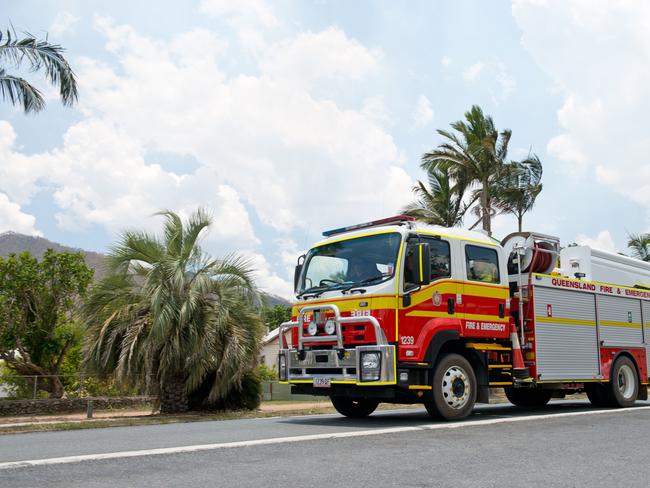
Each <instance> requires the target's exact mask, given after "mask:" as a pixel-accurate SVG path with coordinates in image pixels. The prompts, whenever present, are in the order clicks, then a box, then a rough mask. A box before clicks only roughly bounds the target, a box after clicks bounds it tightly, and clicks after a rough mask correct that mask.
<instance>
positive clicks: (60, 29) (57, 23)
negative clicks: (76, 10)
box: [49, 12, 81, 37]
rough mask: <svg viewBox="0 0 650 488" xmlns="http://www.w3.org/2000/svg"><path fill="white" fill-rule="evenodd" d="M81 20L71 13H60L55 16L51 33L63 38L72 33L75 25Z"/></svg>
mask: <svg viewBox="0 0 650 488" xmlns="http://www.w3.org/2000/svg"><path fill="white" fill-rule="evenodd" d="M80 20H81V19H80V18H79V17H77V16H76V15H73V14H71V13H70V12H59V13H58V14H56V15H55V16H54V19H53V20H52V24H51V25H50V28H49V33H50V34H51V35H53V36H57V37H58V36H61V35H63V34H67V33H69V32H72V30H73V28H74V25H75V24H76V23H77V22H79V21H80Z"/></svg>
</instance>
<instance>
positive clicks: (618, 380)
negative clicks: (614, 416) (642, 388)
mask: <svg viewBox="0 0 650 488" xmlns="http://www.w3.org/2000/svg"><path fill="white" fill-rule="evenodd" d="M605 391H606V392H607V397H608V399H609V401H610V404H611V405H612V406H613V407H631V406H632V405H634V402H635V401H636V398H637V396H638V395H639V379H638V377H637V375H636V367H635V366H634V363H633V362H632V360H631V359H630V358H628V357H625V356H621V357H619V358H618V359H617V360H616V362H615V363H614V366H612V374H611V377H610V380H609V383H608V384H607V386H606V387H605Z"/></svg>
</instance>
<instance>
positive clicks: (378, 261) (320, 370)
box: [278, 216, 525, 419]
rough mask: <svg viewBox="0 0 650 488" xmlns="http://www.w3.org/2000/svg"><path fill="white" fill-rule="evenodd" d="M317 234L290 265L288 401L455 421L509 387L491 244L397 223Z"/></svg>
mask: <svg viewBox="0 0 650 488" xmlns="http://www.w3.org/2000/svg"><path fill="white" fill-rule="evenodd" d="M323 235H324V237H325V239H324V240H323V241H321V242H319V243H317V244H315V245H314V246H313V247H312V248H311V249H310V250H309V251H308V252H307V253H306V254H305V255H304V256H301V258H300V260H299V264H298V266H297V267H296V273H295V293H296V302H295V304H294V306H293V313H292V320H291V322H287V323H285V324H282V326H281V330H280V342H281V345H280V352H279V358H278V372H279V377H280V380H281V381H282V382H284V383H288V384H290V385H292V391H293V392H294V393H304V394H311V395H326V396H329V397H330V398H331V399H332V403H333V404H334V406H335V407H336V409H337V410H338V411H339V412H341V413H342V414H344V415H347V416H351V417H360V416H365V415H368V414H369V413H371V412H372V411H373V410H374V409H375V408H376V406H377V404H378V403H379V402H393V403H423V404H424V405H425V406H426V407H427V409H428V410H429V412H430V413H431V414H432V415H434V416H436V417H443V418H446V419H456V418H463V417H465V416H467V415H469V413H471V410H472V408H473V406H474V403H475V402H476V401H484V402H486V401H487V399H488V388H489V387H490V386H495V385H496V384H497V383H502V382H501V381H499V380H503V378H504V377H505V378H506V380H507V382H509V383H508V384H512V381H513V379H512V378H513V377H514V376H515V374H514V373H515V372H514V371H513V367H512V364H511V363H512V361H511V357H510V354H511V347H510V338H511V337H510V336H511V332H512V329H513V324H512V319H511V316H510V292H509V286H508V271H507V259H506V258H505V257H504V255H503V249H502V248H501V246H500V245H499V243H498V242H496V241H493V240H491V239H489V238H488V237H486V236H485V235H483V234H481V233H478V232H470V231H463V230H459V229H447V228H442V227H435V226H427V225H422V224H419V223H416V222H415V221H414V220H413V219H412V218H410V217H405V216H398V217H393V218H389V219H383V220H380V221H374V222H368V223H365V224H359V225H355V226H351V227H346V228H341V229H335V230H333V231H328V232H324V233H323ZM515 337H516V334H515ZM488 363H490V364H492V365H493V366H494V365H499V366H500V367H498V368H496V367H494V368H490V367H488ZM520 376H521V375H520ZM524 376H525V374H524Z"/></svg>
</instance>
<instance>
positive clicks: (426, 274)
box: [409, 243, 431, 286]
mask: <svg viewBox="0 0 650 488" xmlns="http://www.w3.org/2000/svg"><path fill="white" fill-rule="evenodd" d="M409 258H410V261H411V262H410V263H409V268H410V269H411V270H413V271H412V272H413V283H415V284H416V285H420V286H422V285H428V284H429V283H431V248H430V247H429V244H426V243H422V244H417V245H415V246H414V248H413V253H412V254H411V255H410V256H409Z"/></svg>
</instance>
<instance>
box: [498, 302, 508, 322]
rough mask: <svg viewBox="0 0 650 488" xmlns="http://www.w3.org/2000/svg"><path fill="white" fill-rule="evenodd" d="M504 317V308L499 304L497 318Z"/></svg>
mask: <svg viewBox="0 0 650 488" xmlns="http://www.w3.org/2000/svg"><path fill="white" fill-rule="evenodd" d="M505 316H506V306H505V305H504V304H503V303H499V318H500V319H502V318H503V317H505Z"/></svg>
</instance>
